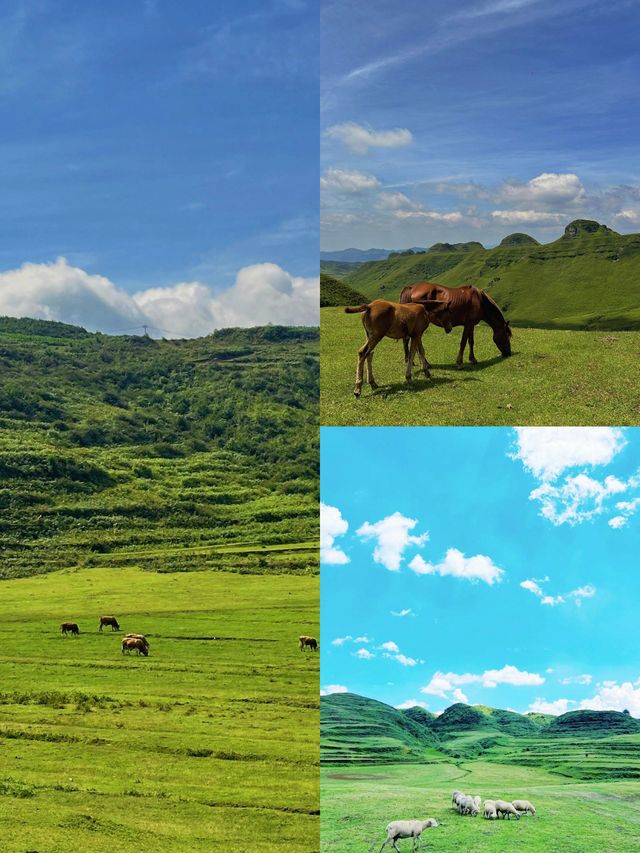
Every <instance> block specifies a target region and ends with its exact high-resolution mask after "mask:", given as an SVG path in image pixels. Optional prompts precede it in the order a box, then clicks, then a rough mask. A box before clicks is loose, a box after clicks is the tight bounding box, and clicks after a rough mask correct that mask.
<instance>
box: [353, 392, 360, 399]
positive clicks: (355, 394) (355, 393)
mask: <svg viewBox="0 0 640 853" xmlns="http://www.w3.org/2000/svg"><path fill="white" fill-rule="evenodd" d="M353 396H354V397H355V398H356V400H357V399H358V397H359V396H360V392H359V391H354V392H353Z"/></svg>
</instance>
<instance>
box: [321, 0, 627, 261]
mask: <svg viewBox="0 0 640 853" xmlns="http://www.w3.org/2000/svg"><path fill="white" fill-rule="evenodd" d="M639 29H640V4H638V2H637V0H612V2H611V3H606V4H603V3H600V2H597V0H566V1H565V2H561V3H558V2H554V0H460V2H458V3H455V4H451V3H450V2H444V0H429V2H427V3H424V2H420V0H408V2H405V3H402V4H401V5H400V6H398V4H397V3H393V2H391V0H371V2H370V3H367V4H366V6H365V5H362V4H354V3H349V2H347V0H327V2H325V3H323V13H322V25H321V37H322V44H323V51H322V68H321V75H322V83H321V86H322V99H321V102H322V114H321V125H322V132H323V136H322V158H321V159H322V169H323V174H324V182H323V183H324V186H323V229H322V248H323V249H327V250H333V249H339V248H344V247H346V246H350V245H353V246H357V247H359V248H367V247H369V246H371V245H375V246H381V247H384V248H396V247H397V248H402V247H408V246H413V245H420V246H430V245H432V244H433V243H434V242H436V241H440V240H449V241H458V240H470V239H475V240H481V241H482V242H484V243H485V245H491V244H495V243H496V242H499V240H500V239H501V238H502V237H503V236H505V235H506V234H508V233H512V232H514V231H526V232H527V233H530V234H532V235H533V236H535V237H537V238H538V239H540V240H541V241H543V242H548V241H550V240H553V239H556V238H557V237H558V236H560V234H561V233H562V230H563V228H564V226H565V225H566V224H567V223H568V222H569V221H571V219H574V218H576V217H578V216H581V217H588V218H596V219H598V220H599V221H606V222H607V224H608V225H609V226H610V227H612V228H614V229H615V230H618V231H620V232H625V233H629V232H637V231H640V184H639V182H638V170H637V145H636V140H637V138H638V136H639V134H640V118H639V116H640V86H639V85H638V83H639V81H640V54H639V53H638V50H637V33H638V30H639ZM356 33H357V38H356V37H355V36H354V34H356ZM393 131H396V135H395V137H394V136H393V135H391V136H390V135H389V133H390V132H393ZM363 132H364V133H365V134H366V133H368V134H369V136H368V143H367V141H366V138H365V137H363ZM399 132H400V133H399Z"/></svg>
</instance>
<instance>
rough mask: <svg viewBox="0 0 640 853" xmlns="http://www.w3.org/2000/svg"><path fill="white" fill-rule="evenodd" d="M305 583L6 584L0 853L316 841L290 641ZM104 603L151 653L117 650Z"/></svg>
mask: <svg viewBox="0 0 640 853" xmlns="http://www.w3.org/2000/svg"><path fill="white" fill-rule="evenodd" d="M317 594H318V592H317V578H316V577H312V576H308V577H297V576H294V575H290V574H284V575H283V574H276V575H269V576H259V575H256V576H241V575H233V574H229V573H224V572H216V573H211V572H206V573H203V572H196V573H183V574H156V573H149V572H143V571H141V570H140V569H135V568H118V569H115V568H100V569H97V568H96V569H81V570H69V571H60V572H55V573H51V574H47V575H40V576H35V577H32V578H21V579H14V580H8V581H4V582H3V583H2V603H3V604H2V621H1V623H0V649H1V654H0V684H1V685H2V687H1V693H0V754H1V756H2V771H3V772H2V778H1V779H0V836H1V838H2V844H1V847H2V850H3V851H7V853H24V851H25V850H40V851H43V852H44V851H46V853H57V851H82V853H93V851H102V850H104V849H105V847H106V848H108V849H110V850H112V851H114V853H119V851H127V852H128V851H135V853H146V851H149V852H150V853H151V851H153V853H157V851H158V850H171V851H174V850H175V851H197V850H218V849H220V850H222V849H228V848H229V847H235V848H236V849H249V847H250V848H251V849H252V850H261V851H276V850H285V849H296V850H303V849H304V850H315V849H317V844H318V842H317V820H318V818H317V810H318V778H317V774H318V767H317V764H318V739H317V730H318V707H317V705H318V700H317V668H318V656H317V655H313V654H312V653H308V654H302V653H301V652H300V651H299V650H298V646H297V636H298V634H299V633H300V632H304V633H307V632H308V633H315V632H316V630H317V620H318V608H317V603H316V602H317ZM102 612H109V613H111V612H113V613H115V614H116V615H117V616H118V618H119V620H120V623H121V626H122V628H123V630H124V631H127V630H129V631H135V632H143V633H145V634H147V636H148V638H149V641H150V644H151V649H150V656H149V657H148V658H144V657H140V658H138V657H136V656H135V655H134V656H131V657H128V656H126V655H125V656H123V655H122V654H121V651H120V636H121V635H118V634H117V633H113V634H112V633H111V632H105V633H104V634H100V633H98V631H97V628H98V618H99V616H100V614H101V613H102ZM67 619H73V620H74V621H77V622H78V624H79V626H80V631H81V634H80V636H79V637H77V638H73V637H63V636H62V635H61V634H60V631H59V625H60V623H61V622H62V621H64V620H67Z"/></svg>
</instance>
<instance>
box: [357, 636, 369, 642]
mask: <svg viewBox="0 0 640 853" xmlns="http://www.w3.org/2000/svg"><path fill="white" fill-rule="evenodd" d="M353 642H354V643H370V642H371V640H370V639H369V637H356V638H355V640H354V641H353Z"/></svg>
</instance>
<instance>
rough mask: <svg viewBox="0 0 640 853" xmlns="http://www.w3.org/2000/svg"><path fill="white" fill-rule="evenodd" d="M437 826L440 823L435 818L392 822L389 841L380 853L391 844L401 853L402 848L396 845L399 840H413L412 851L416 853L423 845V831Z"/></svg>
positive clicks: (389, 826) (388, 828)
mask: <svg viewBox="0 0 640 853" xmlns="http://www.w3.org/2000/svg"><path fill="white" fill-rule="evenodd" d="M436 826H438V821H437V820H436V819H435V818H433V817H430V818H429V819H428V820H392V821H391V823H388V824H387V839H386V841H385V842H384V844H383V845H382V847H381V848H380V853H382V851H383V850H384V848H385V847H386V846H387V844H389V843H391V845H392V846H393V849H394V850H397V851H398V853H400V848H399V847H398V846H397V844H396V842H397V840H398V839H399V838H413V847H412V850H414V851H415V850H417V849H418V845H420V846H421V845H422V832H423V830H425V829H431V828H433V827H436Z"/></svg>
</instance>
